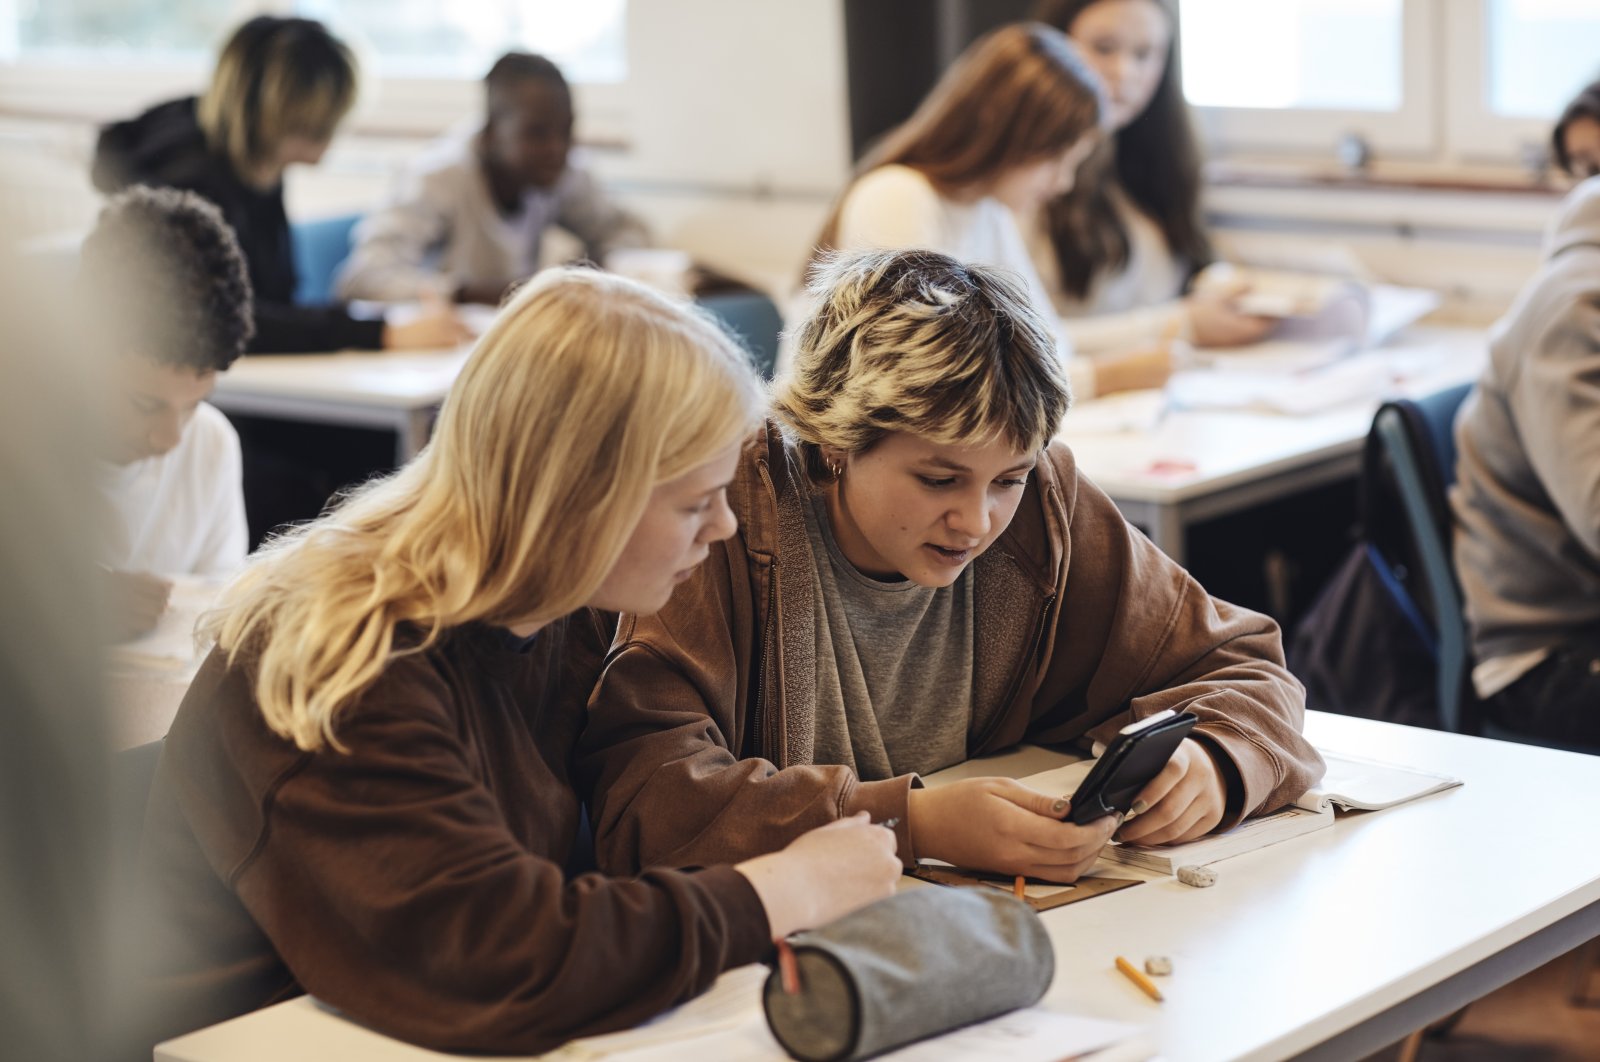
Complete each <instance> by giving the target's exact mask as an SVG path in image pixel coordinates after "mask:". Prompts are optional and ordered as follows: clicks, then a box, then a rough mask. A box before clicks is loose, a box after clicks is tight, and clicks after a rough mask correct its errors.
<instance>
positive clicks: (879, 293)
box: [773, 251, 1072, 480]
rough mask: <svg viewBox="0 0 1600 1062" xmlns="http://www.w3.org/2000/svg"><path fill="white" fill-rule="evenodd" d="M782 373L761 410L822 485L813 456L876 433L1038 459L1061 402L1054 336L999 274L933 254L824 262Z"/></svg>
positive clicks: (851, 449) (1017, 285) (868, 255)
mask: <svg viewBox="0 0 1600 1062" xmlns="http://www.w3.org/2000/svg"><path fill="white" fill-rule="evenodd" d="M810 293H811V298H812V300H813V306H814V309H813V310H812V312H811V313H810V315H809V316H807V317H806V319H805V320H804V321H802V322H801V324H800V326H799V330H798V334H797V339H796V349H795V359H794V367H793V369H792V370H791V371H790V373H789V375H788V376H786V377H785V378H784V379H783V380H781V381H780V382H779V383H778V385H777V390H776V394H775V395H774V398H773V413H774V415H775V416H776V417H777V418H778V419H779V420H780V421H781V422H782V423H783V425H784V426H785V428H786V430H788V431H789V432H790V434H791V435H792V436H793V437H794V438H795V439H796V440H797V441H798V443H799V446H800V450H801V452H802V454H803V455H804V457H805V463H806V470H807V472H808V473H809V474H810V475H811V476H812V478H814V479H818V480H820V479H823V478H825V475H826V473H825V464H824V462H823V459H822V454H821V451H822V448H824V447H828V448H832V449H838V450H842V451H844V452H846V453H864V452H866V451H867V450H869V449H871V448H872V447H873V446H874V445H876V444H877V443H878V442H879V441H880V440H882V439H883V438H884V437H885V436H886V435H888V434H889V433H890V432H897V431H898V432H907V433H909V434H912V435H917V436H920V437H922V438H925V439H929V440H931V441H933V442H937V443H940V444H944V445H950V444H956V445H970V444H983V443H987V442H990V441H992V440H994V439H996V438H1002V439H1005V440H1006V441H1007V442H1008V443H1009V444H1010V445H1011V446H1012V447H1013V448H1014V449H1015V450H1017V451H1018V452H1028V451H1034V450H1039V449H1042V448H1043V447H1044V446H1045V444H1047V443H1048V442H1049V441H1050V439H1051V438H1052V437H1053V436H1054V435H1055V433H1056V431H1057V429H1058V428H1059V427H1060V425H1061V418H1062V416H1063V415H1065V413H1066V411H1067V407H1068V406H1069V405H1070V404H1071V401H1072V393H1071V389H1070V387H1069V385H1068V383H1067V376H1066V368H1065V366H1064V365H1063V363H1062V360H1061V355H1060V353H1059V349H1058V343H1057V340H1056V336H1055V332H1054V330H1053V329H1052V328H1051V327H1050V325H1049V322H1048V320H1047V319H1046V318H1045V316H1044V315H1043V314H1042V313H1041V312H1040V310H1039V309H1038V308H1037V307H1035V306H1034V305H1033V304H1032V303H1031V302H1030V301H1029V299H1028V295H1027V291H1026V289H1025V288H1024V287H1023V286H1022V284H1021V282H1020V281H1019V279H1018V278H1016V277H1014V276H1013V275H1012V274H1010V273H1007V272H1006V271H1004V270H1000V269H992V268H989V267H986V266H978V265H966V264H963V263H961V262H958V261H957V260H955V259H954V258H951V257H949V256H948V255H942V254H938V253H936V252H933V251H869V252H865V253H858V254H830V255H827V256H825V257H823V258H822V260H821V261H820V262H819V264H818V265H817V266H816V268H815V269H814V270H813V271H812V274H811V284H810Z"/></svg>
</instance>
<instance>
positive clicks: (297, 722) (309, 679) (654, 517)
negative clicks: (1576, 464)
mask: <svg viewBox="0 0 1600 1062" xmlns="http://www.w3.org/2000/svg"><path fill="white" fill-rule="evenodd" d="M761 403H762V394H761V390H760V385H759V383H758V382H757V380H756V379H755V377H754V375H753V373H752V372H751V370H750V369H749V367H748V366H747V365H746V364H745V361H744V355H743V353H742V352H741V351H740V350H739V349H737V347H736V346H735V345H734V344H733V343H732V342H731V341H730V340H729V339H727V338H726V337H725V336H724V334H723V333H722V332H721V330H720V329H719V328H718V327H717V326H716V325H715V324H714V323H712V322H711V321H710V319H708V318H705V317H702V316H700V315H699V314H698V313H696V312H694V311H692V310H691V309H688V308H686V307H683V306H680V305H678V304H675V303H673V302H671V301H669V300H668V299H666V298H665V297H663V296H660V295H656V294H654V293H652V292H650V291H648V290H647V289H645V288H643V287H642V286H640V285H638V284H636V283H634V282H631V281H627V280H623V279H621V278H618V277H612V276H607V275H605V274H602V273H598V272H593V271H588V270H574V269H562V270H550V271H547V272H545V273H543V274H542V275H541V276H540V277H538V278H536V279H535V280H533V281H531V282H530V283H529V284H528V285H527V286H525V287H524V288H522V289H521V290H520V291H519V292H518V294H517V295H516V297H515V298H514V299H513V301H512V302H511V303H510V304H509V305H508V306H507V307H506V308H505V309H504V310H503V311H502V312H501V313H500V315H499V317H498V318H497V319H496V321H495V323H494V324H493V325H492V326H491V327H490V329H489V331H488V332H487V333H485V335H484V336H483V338H482V339H481V340H480V341H479V344H478V346H477V348H476V349H475V350H474V351H473V353H472V355H471V357H470V358H469V359H468V361H467V363H466V366H465V368H464V369H463V370H462V373H461V376H460V378H459V379H458V380H457V381H456V384H455V386H454V388H453V389H452V390H451V392H450V396H449V398H448V399H447V400H446V402H445V406H444V410H443V413H442V414H441V416H440V421H439V425H438V431H437V433H436V435H435V437H434V439H433V442H432V443H431V444H430V445H429V446H428V448H427V449H426V450H424V451H423V452H422V453H421V454H420V455H418V456H417V458H416V459H415V460H413V461H412V462H411V463H410V464H409V465H407V466H406V467H405V468H403V469H401V470H400V471H399V472H398V473H396V474H395V475H393V476H392V477H389V478H387V479H384V480H381V481H378V482H375V483H372V484H369V485H368V486H367V487H365V488H364V489H362V490H361V491H360V492H359V493H357V494H355V495H353V496H352V497H350V498H349V499H348V500H347V501H345V503H344V504H343V505H342V506H341V507H340V508H338V509H337V510H335V511H333V512H331V513H330V514H328V515H326V516H324V517H323V518H321V519H320V520H318V521H316V522H315V523H312V524H309V525H307V526H304V527H301V528H299V529H297V530H296V531H295V532H294V533H292V534H291V535H288V536H286V537H284V538H281V539H278V540H276V541H274V542H273V543H272V544H270V545H269V546H268V547H267V548H265V549H264V550H263V551H262V552H261V553H259V554H257V556H256V558H255V560H254V561H253V562H252V564H251V566H250V567H249V568H247V569H246V571H245V574H244V575H243V576H242V577H241V578H240V580H239V581H238V582H237V583H235V584H234V586H233V587H232V588H231V589H230V590H229V592H228V594H227V595H226V597H225V598H224V600H223V603H222V605H221V606H220V610H219V612H218V614H217V616H216V619H215V622H214V625H213V632H214V633H215V634H216V635H217V637H218V644H217V648H216V649H215V650H214V651H213V653H212V655H211V656H210V658H209V659H208V660H207V661H206V663H205V664H204V665H203V667H202V668H201V670H200V673H199V675H198V676H197V677H196V679H195V681H194V684H193V686H191V688H190V690H189V693H188V696H187V697H186V698H185V699H184V702H183V706H182V707H181V708H180V709H179V711H178V716H177V719H176V721H175V722H174V723H173V726H172V731H171V733H170V734H169V735H168V737H167V739H166V745H165V749H164V752H163V755H162V759H161V763H160V766H159V768H158V770H157V775H156V782H155V788H154V791H153V795H152V797H151V806H150V811H149V816H148V819H147V822H148V826H147V831H146V858H147V863H148V865H149V866H150V868H151V870H152V875H153V876H152V878H151V879H150V880H151V884H152V885H153V886H154V890H153V891H154V896H155V901H156V902H157V904H158V907H157V910H158V911H160V912H161V915H160V916H159V917H156V918H153V919H152V923H153V924H157V925H162V926H165V927H168V928H169V929H170V930H171V931H173V935H172V938H171V940H170V941H169V945H170V946H169V947H167V948H162V947H157V946H155V945H152V948H151V954H152V955H153V956H155V963H156V973H157V976H156V977H155V979H154V981H153V983H152V985H151V986H150V987H151V988H152V990H153V993H154V994H153V996H152V997H151V998H150V999H149V1000H148V1001H147V1002H146V1003H145V1004H144V1005H143V1007H142V1008H140V1010H141V1012H142V1013H145V1014H147V1015H149V1016H150V1020H151V1025H150V1027H149V1033H150V1036H151V1038H152V1039H153V1038H155V1037H157V1036H160V1035H165V1034H169V1033H173V1032H177V1031H180V1030H182V1029H186V1028H194V1027H197V1026H200V1025H204V1024H207V1023H210V1022H214V1021H218V1020H220V1019H223V1018H226V1017H229V1016H231V1015H234V1014H238V1013H241V1012H243V1011H246V1010H249V1009H252V1008H255V1007H260V1006H264V1005H266V1004H268V1003H272V1002H276V1001H278V1000H281V999H284V998H287V997H290V996H293V995H297V994H299V993H300V992H309V993H311V994H313V995H315V996H316V997H317V998H318V999H319V1000H321V1001H323V1002H324V1003H327V1004H329V1005H331V1006H333V1007H336V1008H338V1010H339V1011H340V1012H341V1013H343V1014H346V1015H348V1016H349V1017H351V1018H353V1019H355V1020H356V1021H359V1022H361V1023H362V1024H365V1025H368V1026H371V1027H373V1028H376V1029H378V1030H380V1031H382V1032H384V1033H387V1034H389V1035H392V1036H397V1037H400V1038H402V1039H405V1040H408V1041H411V1042H414V1043H418V1044H422V1045H425V1046H427V1047H431V1048H435V1049H440V1050H449V1051H469V1052H486V1053H490V1054H498V1055H511V1054H515V1055H524V1054H537V1053H542V1052H545V1051H548V1050H551V1049H553V1048H555V1047H556V1046H558V1045H559V1044H561V1043H562V1042H564V1041H566V1040H568V1039H570V1038H572V1037H575V1036H581V1035H585V1034H588V1033H598V1032H605V1031H608V1030H613V1029H619V1028H623V1027H626V1026H630V1025H634V1024H637V1023H639V1022H641V1021H643V1020H645V1019H647V1018H649V1017H651V1016H653V1015H654V1014H655V1013H657V1012H658V1011H661V1010H663V1009H665V1008H666V1007H669V1006H671V1005H673V1004H676V1003H680V1002H683V1001H684V1000H686V999H688V998H689V997H691V996H693V995H695V994H697V993H699V992H701V991H703V990H704V989H705V988H707V987H708V986H709V985H710V984H711V983H712V982H713V981H714V980H715V979H716V977H717V976H718V975H719V974H720V973H722V972H723V971H724V970H727V969H731V968H733V967H736V966H741V965H744V964H746V963H750V962H754V961H756V960H757V959H759V958H761V957H762V956H763V955H764V954H765V953H766V952H767V951H768V950H769V948H770V946H771V942H772V940H773V938H774V937H776V936H782V935H786V934H788V933H789V932H791V931H793V930H795V929H798V928H800V927H803V926H808V925H814V924H817V923H821V922H825V921H828V920H830V919H832V918H834V917H836V916H838V915H841V914H844V913H845V912H847V911H849V910H851V909H853V908H855V907H857V906H859V905H861V904H863V903H866V902H869V901H872V900H876V899H878V898H881V897H884V896H887V895H888V894H889V893H890V892H891V891H892V890H893V887H894V882H895V880H896V879H897V878H898V875H899V865H898V863H897V862H896V861H895V859H894V857H893V854H892V853H893V849H894V838H893V835H892V833H891V832H890V831H888V830H885V829H882V828H880V827H877V826H874V825H872V824H870V823H869V822H867V821H866V820H865V818H862V817H858V818H855V819H851V820H849V821H845V822H841V823H838V824H836V825H835V826H834V827H832V828H828V829H822V830H817V831H814V832H810V833H806V834H805V835H804V836H797V837H796V838H795V839H794V843H793V844H791V845H789V846H788V847H786V848H783V849H782V850H781V851H776V849H777V848H778V847H779V846H774V849H775V851H774V853H773V854H771V855H765V856H761V857H758V858H752V859H749V860H745V861H742V862H740V863H739V864H738V865H737V866H725V865H724V866H714V865H710V864H706V865H705V866H704V868H703V869H700V870H697V871H693V872H679V871H673V870H648V871H645V872H644V873H642V874H639V875H637V876H632V877H629V878H626V879H609V878H605V877H601V876H599V875H597V874H589V873H585V874H577V873H576V872H577V871H580V870H582V869H583V868H582V866H581V865H579V857H578V855H577V852H578V851H579V848H578V846H579V842H580V836H579V830H580V821H581V816H582V813H583V812H582V809H583V799H584V795H581V794H580V793H579V792H577V791H575V789H574V788H573V785H572V782H571V780H570V778H569V764H570V762H571V759H572V754H573V748H574V745H575V743H576V741H577V737H578V733H579V731H580V730H581V728H582V727H583V725H584V718H585V708H584V705H585V700H586V698H587V696H588V694H589V691H590V690H591V689H592V688H593V685H594V681H595V678H596V676H597V674H598V670H599V666H600V663H601V658H602V657H603V655H604V653H605V650H606V647H607V646H608V645H609V641H610V635H611V632H612V628H613V626H614V623H613V622H611V621H612V620H614V617H611V616H609V615H605V616H602V615H601V614H600V613H597V612H595V611H592V610H594V609H606V610H628V611H637V612H643V613H646V614H649V613H653V612H655V611H656V610H658V609H660V608H661V607H662V606H663V605H664V604H666V602H667V600H668V598H669V597H670V595H671V594H672V592H673V588H674V586H676V585H677V584H679V583H682V582H683V581H684V580H686V579H688V578H689V577H690V576H691V575H692V574H693V572H694V570H695V569H696V568H697V567H698V566H699V564H700V563H701V561H703V560H704V559H705V557H706V555H707V553H708V551H709V550H710V549H711V547H712V546H713V544H715V543H716V542H717V541H719V540H721V539H723V538H726V537H727V536H728V535H730V534H732V533H733V531H734V523H733V514H732V513H731V512H730V511H729V508H728V503H727V498H726V488H727V485H728V482H729V480H730V479H731V478H732V476H733V470H734V464H735V462H736V460H737V458H738V453H739V448H740V444H741V442H742V440H744V439H745V438H746V437H747V436H748V435H749V434H750V432H751V430H752V429H753V427H754V425H755V424H756V423H757V421H758V419H759V417H760V414H761ZM157 1026H160V1027H157ZM145 1057H148V1054H147V1055H146V1056H145Z"/></svg>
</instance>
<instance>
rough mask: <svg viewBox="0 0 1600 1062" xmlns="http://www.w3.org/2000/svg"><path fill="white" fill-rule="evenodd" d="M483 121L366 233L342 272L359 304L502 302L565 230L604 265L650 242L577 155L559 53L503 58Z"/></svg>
mask: <svg viewBox="0 0 1600 1062" xmlns="http://www.w3.org/2000/svg"><path fill="white" fill-rule="evenodd" d="M483 81H484V89H485V95H486V101H485V103H486V106H485V111H486V114H485V118H484V123H483V125H482V126H481V127H480V128H478V129H476V130H474V131H473V133H472V134H471V135H470V136H466V137H462V136H453V137H448V138H446V139H445V140H443V141H441V142H440V143H439V144H437V145H436V146H435V147H434V148H433V149H432V150H430V151H429V152H428V153H427V154H426V155H425V156H424V157H423V158H422V159H421V160H420V161H419V162H418V163H417V164H416V165H415V166H414V167H413V168H412V169H411V171H410V172H409V173H408V174H407V175H406V176H405V178H404V180H403V183H402V185H401V188H400V191H399V194H398V195H397V196H396V198H395V199H394V201H393V202H391V203H390V204H389V206H387V207H386V208H385V209H383V210H381V211H379V212H377V213H375V214H373V215H372V216H371V217H369V218H367V219H366V220H364V221H362V222H361V224H360V225H359V226H357V228H356V233H355V250H354V251H353V253H352V254H351V256H350V258H349V260H348V261H346V263H345V265H344V268H343V269H342V270H341V272H340V274H339V292H340V294H341V295H343V296H344V297H345V298H350V299H382V300H386V301H401V300H409V299H417V298H421V297H422V296H423V295H425V294H430V293H439V294H443V295H444V296H446V297H448V298H451V299H453V300H455V301H457V302H479V303H490V304H494V303H498V302H499V301H500V299H501V297H502V296H503V295H504V294H505V292H506V289H507V288H508V287H509V286H510V285H512V284H514V283H516V282H517V281H520V280H522V279H524V278H525V277H528V276H529V275H531V274H532V273H534V272H535V271H536V270H537V269H538V268H539V256H540V249H541V246H542V243H543V236H544V233H545V230H546V229H548V228H550V227H552V226H555V227H559V228H561V229H564V230H566V231H567V232H569V233H571V234H572V235H573V236H576V237H577V238H578V239H579V240H581V241H582V243H583V254H584V256H585V257H587V258H589V259H591V260H592V261H595V262H604V261H605V257H606V255H607V254H609V253H610V252H611V251H612V250H614V249H616V248H619V247H642V246H644V245H645V244H647V243H648V242H649V237H648V234H647V233H646V231H645V228H644V225H643V224H642V223H641V222H640V221H639V220H638V219H637V218H635V217H633V216H632V215H631V214H629V213H628V212H627V211H626V210H624V209H623V208H622V207H620V206H619V205H617V204H616V203H615V202H614V201H613V200H612V199H611V198H610V197H609V196H608V195H607V194H606V192H605V190H604V188H603V187H602V186H601V184H600V182H599V181H598V180H596V178H595V176H594V174H593V173H591V172H590V171H589V169H588V167H587V166H586V165H585V163H584V160H583V158H582V156H581V155H580V154H577V153H574V152H573V150H572V124H573V115H572V92H571V90H570V89H569V88H568V86H567V80H566V78H565V77H563V76H562V74H561V71H560V70H559V69H558V68H557V67H556V65H555V64H554V63H552V62H550V60H548V59H546V58H544V57H543V56H538V55H529V54H527V53H525V52H509V53H507V54H506V55H503V56H501V57H500V58H499V59H498V60H497V61H496V62H495V64H494V66H492V67H491V68H490V69H489V73H488V75H487V76H486V77H485V78H484V79H483Z"/></svg>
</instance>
